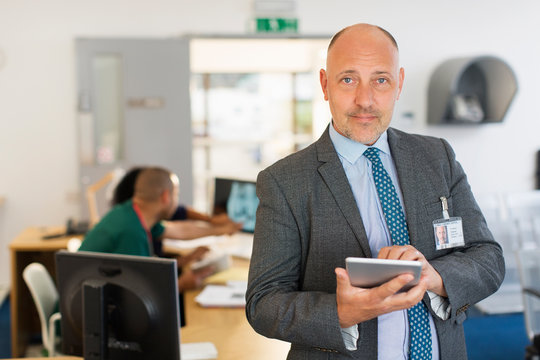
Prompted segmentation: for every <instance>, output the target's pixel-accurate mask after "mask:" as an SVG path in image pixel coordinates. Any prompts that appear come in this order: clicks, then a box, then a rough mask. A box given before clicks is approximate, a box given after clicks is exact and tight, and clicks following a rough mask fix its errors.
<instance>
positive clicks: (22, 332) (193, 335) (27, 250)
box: [9, 227, 290, 360]
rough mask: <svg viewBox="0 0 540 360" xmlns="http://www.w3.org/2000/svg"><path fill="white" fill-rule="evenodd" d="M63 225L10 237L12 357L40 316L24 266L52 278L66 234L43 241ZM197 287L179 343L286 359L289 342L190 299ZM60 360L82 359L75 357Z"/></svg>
mask: <svg viewBox="0 0 540 360" xmlns="http://www.w3.org/2000/svg"><path fill="white" fill-rule="evenodd" d="M63 231H64V228H63V227H55V228H37V227H34V228H28V229H26V230H24V231H23V232H22V233H21V234H20V235H19V236H17V238H15V239H14V240H13V241H12V242H11V244H10V246H9V248H10V252H11V278H12V290H11V318H12V322H11V334H12V338H11V343H12V356H13V357H14V358H16V357H21V356H24V353H25V350H26V347H27V345H28V342H29V340H30V335H31V334H35V333H40V323H39V317H38V314H37V312H36V310H35V305H34V302H33V300H32V298H31V296H30V292H29V291H28V288H27V287H26V284H25V283H24V280H23V278H22V272H23V270H24V268H25V267H26V265H28V264H30V263H31V262H34V261H37V262H41V263H43V264H44V265H45V266H46V267H47V269H48V270H49V272H50V273H51V276H53V278H54V279H56V270H55V263H54V253H55V252H56V251H58V250H61V249H65V248H66V247H67V242H68V240H69V239H70V238H71V236H69V237H61V238H57V239H51V240H42V239H41V237H42V236H43V235H45V234H49V233H61V232H63ZM248 264H249V262H248V261H247V260H240V259H235V261H234V266H239V267H247V266H248ZM199 292H200V291H199V290H197V291H195V290H194V291H188V292H186V293H185V312H186V323H187V326H185V327H184V328H182V329H181V331H180V340H181V342H185V343H188V342H206V341H210V342H212V343H214V345H215V346H216V348H217V350H218V359H219V360H244V359H245V360H248V359H249V360H252V359H257V360H266V359H268V360H279V359H285V358H286V357H287V352H288V350H289V346H290V345H289V344H288V343H286V342H283V341H279V340H275V339H268V338H266V337H264V336H262V335H259V334H257V333H256V332H255V331H254V330H253V329H252V328H251V326H250V325H249V323H248V322H247V319H246V316H245V310H244V309H243V308H229V309H227V308H211V309H209V308H203V307H201V306H199V305H198V304H197V303H196V302H195V296H197V294H198V293H199ZM62 359H65V360H76V359H81V358H77V357H71V358H62Z"/></svg>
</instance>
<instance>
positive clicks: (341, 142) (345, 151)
mask: <svg viewBox="0 0 540 360" xmlns="http://www.w3.org/2000/svg"><path fill="white" fill-rule="evenodd" d="M330 139H331V140H332V143H333V144H334V147H335V148H336V151H337V153H338V154H339V155H340V156H342V157H343V158H344V159H345V160H347V161H348V162H350V163H351V164H354V163H355V162H356V161H357V160H358V158H359V157H360V156H362V154H364V151H366V149H367V148H368V146H367V145H364V144H362V143H359V142H357V141H354V140H351V139H349V138H347V137H345V136H343V135H341V134H340V133H338V132H337V131H336V129H334V125H333V123H331V124H330ZM369 147H375V148H377V149H379V151H381V152H383V153H385V154H387V155H390V145H388V133H387V131H386V130H385V131H384V132H383V133H382V134H381V136H380V137H379V139H378V140H377V141H376V142H375V144H373V145H371V146H369Z"/></svg>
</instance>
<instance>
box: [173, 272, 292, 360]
mask: <svg viewBox="0 0 540 360" xmlns="http://www.w3.org/2000/svg"><path fill="white" fill-rule="evenodd" d="M246 263H247V262H246ZM235 266H236V265H235ZM197 294H198V291H188V292H187V293H186V294H185V306H186V326H185V327H184V328H182V329H181V331H180V340H181V342H182V343H188V342H203V341H211V342H213V343H214V345H215V346H216V348H217V350H218V359H220V360H252V359H257V360H279V359H285V358H287V353H288V351H289V347H290V344H289V343H286V342H283V341H279V340H275V339H269V338H266V337H264V336H262V335H259V334H257V333H256V332H255V330H253V328H252V327H251V326H250V325H249V323H248V321H247V319H246V315H245V309H243V308H241V309H233V308H231V309H225V308H203V307H201V306H199V305H197V303H196V302H195V296H196V295H197Z"/></svg>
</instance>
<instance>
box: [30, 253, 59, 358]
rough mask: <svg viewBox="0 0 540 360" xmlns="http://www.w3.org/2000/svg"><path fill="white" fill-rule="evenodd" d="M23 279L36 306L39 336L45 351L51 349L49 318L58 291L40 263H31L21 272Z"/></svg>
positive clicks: (54, 307) (54, 306)
mask: <svg viewBox="0 0 540 360" xmlns="http://www.w3.org/2000/svg"><path fill="white" fill-rule="evenodd" d="M23 278H24V281H25V282H26V285H27V286H28V289H29V290H30V294H31V295H32V298H33V299H34V303H35V304H36V309H37V312H38V315H39V321H40V322H41V336H42V338H43V345H44V346H45V348H46V349H47V350H50V349H52V348H53V346H54V344H49V342H50V338H49V318H50V317H51V315H52V314H53V313H54V312H55V310H56V306H57V303H58V290H57V289H56V285H55V284H54V282H53V279H52V278H51V275H50V274H49V272H48V271H47V269H46V268H45V267H44V266H43V265H42V264H40V263H31V264H29V265H28V266H27V267H26V268H25V269H24V271H23Z"/></svg>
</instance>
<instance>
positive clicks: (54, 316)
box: [47, 312, 62, 356]
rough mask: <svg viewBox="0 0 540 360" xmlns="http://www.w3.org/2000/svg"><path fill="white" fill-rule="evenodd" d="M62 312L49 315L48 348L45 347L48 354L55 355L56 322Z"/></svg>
mask: <svg viewBox="0 0 540 360" xmlns="http://www.w3.org/2000/svg"><path fill="white" fill-rule="evenodd" d="M61 318H62V314H60V313H59V312H56V313H54V314H52V315H51V317H49V346H50V347H51V348H50V349H47V351H48V352H49V356H55V355H56V323H57V322H58V321H60V319H61Z"/></svg>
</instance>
